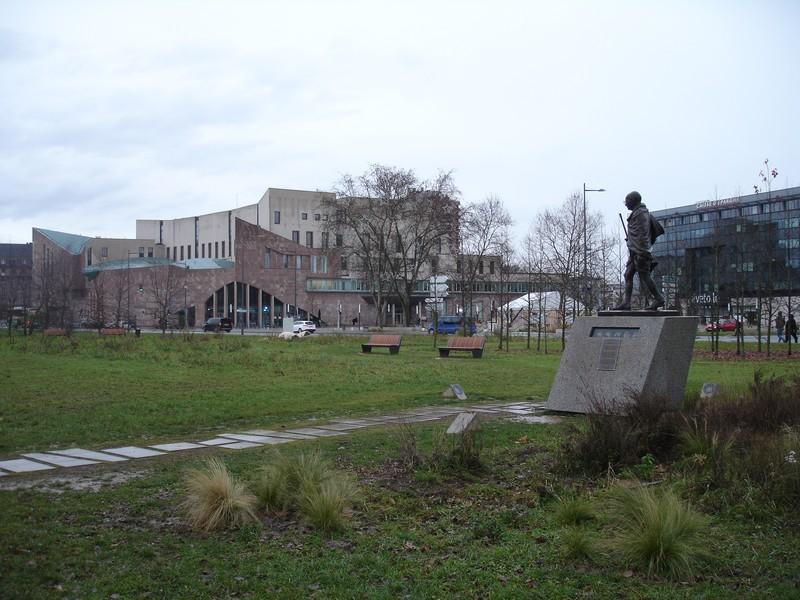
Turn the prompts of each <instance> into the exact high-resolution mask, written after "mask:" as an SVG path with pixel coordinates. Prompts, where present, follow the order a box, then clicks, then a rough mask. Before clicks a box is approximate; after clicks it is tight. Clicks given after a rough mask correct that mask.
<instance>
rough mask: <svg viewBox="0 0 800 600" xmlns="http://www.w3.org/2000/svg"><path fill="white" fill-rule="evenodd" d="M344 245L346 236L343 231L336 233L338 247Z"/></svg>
mask: <svg viewBox="0 0 800 600" xmlns="http://www.w3.org/2000/svg"><path fill="white" fill-rule="evenodd" d="M343 245H344V236H343V235H342V234H341V233H337V234H336V247H337V248H341V247H342V246H343Z"/></svg>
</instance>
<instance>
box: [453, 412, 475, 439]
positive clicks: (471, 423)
mask: <svg viewBox="0 0 800 600" xmlns="http://www.w3.org/2000/svg"><path fill="white" fill-rule="evenodd" d="M477 427H478V415H476V414H475V413H472V412H462V413H458V414H457V415H456V418H455V419H453V422H452V423H450V427H448V428H447V431H446V433H449V434H451V435H452V434H458V433H464V432H465V431H470V430H472V429H475V428H477Z"/></svg>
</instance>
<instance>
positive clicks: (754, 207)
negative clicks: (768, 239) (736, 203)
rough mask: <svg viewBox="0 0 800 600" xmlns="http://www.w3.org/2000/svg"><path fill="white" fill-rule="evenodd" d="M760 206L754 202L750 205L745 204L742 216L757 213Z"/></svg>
mask: <svg viewBox="0 0 800 600" xmlns="http://www.w3.org/2000/svg"><path fill="white" fill-rule="evenodd" d="M759 208H760V207H759V206H758V204H752V205H750V206H743V207H742V216H743V217H749V216H751V215H757V214H759V212H760V211H759V210H758V209H759Z"/></svg>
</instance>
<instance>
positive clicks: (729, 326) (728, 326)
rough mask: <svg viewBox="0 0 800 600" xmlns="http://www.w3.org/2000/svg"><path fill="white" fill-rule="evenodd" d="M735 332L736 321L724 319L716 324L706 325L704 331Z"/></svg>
mask: <svg viewBox="0 0 800 600" xmlns="http://www.w3.org/2000/svg"><path fill="white" fill-rule="evenodd" d="M718 330H719V331H736V321H734V320H733V319H725V320H723V321H717V322H716V323H709V324H708V325H706V331H718Z"/></svg>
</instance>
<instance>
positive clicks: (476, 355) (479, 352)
mask: <svg viewBox="0 0 800 600" xmlns="http://www.w3.org/2000/svg"><path fill="white" fill-rule="evenodd" d="M481 356H483V350H473V351H472V358H480V357H481Z"/></svg>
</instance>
